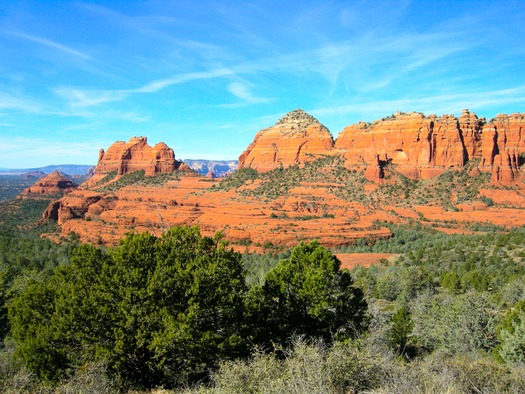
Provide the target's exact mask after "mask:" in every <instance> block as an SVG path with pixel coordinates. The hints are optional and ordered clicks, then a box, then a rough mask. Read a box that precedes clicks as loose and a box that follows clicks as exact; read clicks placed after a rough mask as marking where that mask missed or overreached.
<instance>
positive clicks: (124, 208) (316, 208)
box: [44, 110, 525, 251]
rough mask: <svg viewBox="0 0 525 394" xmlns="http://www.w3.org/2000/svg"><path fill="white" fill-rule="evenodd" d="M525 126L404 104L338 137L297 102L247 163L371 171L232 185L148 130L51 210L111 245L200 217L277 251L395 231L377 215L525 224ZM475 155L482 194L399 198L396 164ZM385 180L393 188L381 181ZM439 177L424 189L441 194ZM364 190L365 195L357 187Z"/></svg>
mask: <svg viewBox="0 0 525 394" xmlns="http://www.w3.org/2000/svg"><path fill="white" fill-rule="evenodd" d="M524 131H525V119H524V116H523V115H521V114H514V115H498V116H497V117H496V118H495V119H493V120H491V121H489V122H486V121H485V119H483V118H478V117H477V116H476V115H475V114H473V113H470V112H469V111H467V110H465V111H463V113H462V115H461V116H460V117H459V118H457V119H456V118H454V117H453V116H449V115H444V116H441V117H437V116H435V115H430V116H424V115H422V114H419V113H411V114H403V113H397V114H394V115H392V116H390V117H388V118H385V119H382V120H378V121H376V122H373V123H359V124H357V125H352V126H348V127H346V128H345V129H344V130H343V131H342V132H341V133H340V134H339V136H338V138H337V140H336V141H334V140H333V138H332V136H331V134H330V132H329V131H328V129H326V127H324V126H323V125H321V124H320V123H319V121H317V120H316V119H315V118H313V117H312V116H310V115H308V114H306V113H305V112H304V111H301V110H296V111H292V112H291V113H289V114H287V115H286V116H284V117H283V118H282V119H281V120H279V121H278V122H277V123H276V124H275V126H273V127H270V128H267V129H264V130H262V131H260V132H259V133H257V135H256V136H255V138H254V141H253V142H252V143H251V144H250V146H249V147H248V148H247V149H246V151H245V152H243V153H242V154H241V156H240V157H239V168H241V169H242V168H253V169H256V170H257V171H258V172H259V173H260V174H266V173H268V174H271V172H269V171H270V170H272V169H285V168H287V167H290V169H293V168H305V169H306V168H307V167H308V166H315V163H316V162H314V160H315V159H316V158H319V157H321V158H322V157H325V158H337V159H338V160H339V161H342V163H344V167H346V171H347V174H349V175H348V176H353V175H351V174H356V175H355V176H361V175H359V174H364V176H366V178H368V180H367V179H366V178H363V179H361V181H358V182H356V183H353V184H350V183H345V182H346V181H345V180H341V179H340V178H337V179H336V178H333V176H332V175H333V174H334V173H342V172H341V171H340V168H330V165H327V166H325V167H311V168H315V169H314V170H312V171H314V172H315V171H317V175H315V173H314V175H313V178H312V179H313V180H306V179H295V180H293V182H292V183H293V184H291V185H290V186H287V189H286V193H281V194H279V195H269V194H268V193H266V194H265V193H261V190H262V189H261V188H264V187H265V185H267V183H268V182H267V181H264V180H263V179H262V178H259V179H256V180H245V181H243V182H242V183H240V184H238V185H237V186H236V187H226V186H223V185H227V183H226V182H227V181H228V178H226V179H223V180H216V179H207V178H204V177H201V176H198V175H197V174H196V173H194V172H192V171H189V170H188V168H187V167H186V166H185V165H184V164H182V163H180V162H177V161H176V160H175V155H174V154H173V151H172V150H171V149H170V148H168V147H167V146H166V145H165V144H163V143H160V144H157V145H155V147H154V148H151V147H150V146H149V145H147V141H146V139H145V138H144V137H139V138H132V139H131V140H130V141H129V142H128V143H124V142H117V143H115V144H113V145H112V146H110V147H109V149H108V150H107V152H105V153H104V152H103V151H102V153H101V155H100V157H99V161H98V164H97V167H96V170H95V175H94V176H93V178H92V179H90V180H89V181H87V182H85V183H84V184H82V185H81V187H80V188H79V189H77V190H75V191H73V192H72V193H70V194H68V195H67V196H64V197H63V198H61V199H59V200H57V201H55V202H53V203H51V204H50V206H49V207H48V209H47V211H46V212H45V214H44V218H50V219H54V220H58V223H59V225H60V226H61V228H62V234H63V235H67V234H69V233H70V232H74V233H77V234H78V235H79V236H80V238H81V240H83V241H86V242H90V243H96V244H105V245H111V244H116V243H117V242H118V240H119V239H120V238H121V237H122V236H123V235H124V234H125V233H126V232H129V231H136V232H142V231H149V232H152V233H155V234H157V235H158V234H160V233H162V232H163V231H165V230H166V229H167V228H169V227H171V226H175V225H196V224H198V225H199V226H200V229H201V232H202V233H203V234H204V235H213V234H214V233H215V232H216V231H219V230H220V231H223V232H224V234H225V235H226V238H227V239H228V240H229V241H231V242H232V243H233V245H234V247H235V248H236V249H238V250H241V251H245V250H248V251H261V250H275V249H272V248H273V247H276V248H279V247H291V246H294V245H295V244H297V243H298V242H299V241H302V240H310V239H314V238H315V239H317V240H319V241H320V242H321V243H322V244H324V245H325V246H328V247H336V246H341V245H346V244H349V243H352V242H355V241H356V240H357V239H360V238H365V237H366V238H379V237H388V236H390V235H391V233H390V231H389V230H388V229H387V228H385V227H382V226H381V225H378V224H377V223H378V222H377V221H391V222H394V223H404V222H407V221H409V220H418V221H421V222H423V223H428V224H429V225H432V226H433V227H435V228H437V229H441V230H443V231H448V232H464V231H470V230H469V228H470V226H471V225H472V224H473V223H479V222H481V223H485V224H486V223H490V224H494V225H501V226H517V225H523V224H525V197H524V196H525V184H524V183H523V173H522V170H523V164H524V163H523V157H524V156H525V145H524V138H525V132H524ZM467 163H468V164H469V165H468V168H469V171H470V174H471V175H470V177H471V178H472V179H482V180H485V179H487V176H488V177H490V178H491V182H490V184H489V183H488V182H486V181H484V182H485V183H483V185H484V186H481V187H480V190H479V191H480V194H479V196H477V197H475V198H471V199H470V200H468V201H465V200H461V201H460V199H458V198H457V197H456V194H457V193H456V191H452V192H451V193H449V194H451V195H450V196H448V197H449V202H448V203H447V204H449V205H444V204H440V203H437V202H432V203H421V202H418V201H419V200H418V199H417V198H416V199H413V200H410V201H409V200H406V201H405V200H404V198H403V196H399V195H398V196H397V197H395V194H396V190H395V188H396V187H397V186H396V185H397V184H395V181H394V180H395V179H396V177H397V175H396V174H397V173H398V172H399V173H401V174H404V175H405V176H408V177H411V178H416V179H417V178H420V179H422V180H425V181H421V182H433V180H435V179H439V178H437V177H436V176H437V175H439V174H442V173H444V172H445V171H447V170H450V169H452V170H457V171H458V172H459V171H460V170H462V169H464V168H467V167H464V166H465V164H467ZM295 165H298V166H295ZM292 166H294V167H292ZM308 168H310V167H308ZM137 170H144V172H145V174H148V175H152V176H151V177H146V178H148V179H149V178H151V179H152V181H150V182H147V181H146V180H145V181H144V182H142V181H140V182H135V183H131V184H126V183H122V181H124V180H126V177H130V176H132V173H133V172H134V171H137ZM349 170H352V171H349ZM353 170H356V171H353ZM277 171H280V170H277ZM283 171H286V170H283ZM283 173H284V172H283ZM484 174H488V175H487V176H485V175H484ZM153 175H155V176H153ZM330 177H332V178H330ZM128 179H129V178H128ZM334 179H336V180H334ZM397 179H400V178H397ZM153 180H156V181H155V182H153ZM119 182H121V184H120V186H118V187H116V186H115V185H119ZM223 182H224V183H223ZM265 182H266V183H265ZM112 185H113V186H115V187H113V188H112V187H111V186H112ZM387 186H388V187H390V189H389V190H390V191H389V192H388V193H394V197H390V194H388V193H386V192H385V191H384V188H385V187H387ZM432 187H433V186H432V184H431V186H430V188H427V191H426V193H427V195H428V194H430V195H432V194H433V192H432ZM354 189H355V190H354ZM356 190H357V191H359V193H360V194H359V196H360V197H359V198H354V197H352V195H353V194H352V193H353V192H354V191H356ZM385 190H386V189H385ZM356 195H357V194H356ZM372 195H374V196H376V197H374V198H375V199H371V198H369V196H372ZM423 197H425V196H423ZM425 198H428V197H425ZM483 198H484V199H485V200H483ZM489 200H490V202H491V204H490V205H487V203H486V201H489ZM450 205H452V206H453V208H454V209H450ZM50 237H53V235H50ZM268 248H270V249H268Z"/></svg>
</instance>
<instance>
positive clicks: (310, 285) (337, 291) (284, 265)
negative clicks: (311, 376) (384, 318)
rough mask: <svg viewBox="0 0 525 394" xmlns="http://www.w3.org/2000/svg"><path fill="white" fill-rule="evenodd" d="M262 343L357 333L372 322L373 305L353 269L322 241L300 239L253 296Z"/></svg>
mask: <svg viewBox="0 0 525 394" xmlns="http://www.w3.org/2000/svg"><path fill="white" fill-rule="evenodd" d="M248 303H249V305H248V306H249V308H248V309H249V311H250V313H251V317H252V321H251V322H252V325H253V327H260V330H259V332H258V333H256V334H255V335H256V342H262V343H264V344H267V345H270V344H272V343H274V344H277V345H281V346H285V345H288V344H289V343H290V339H291V337H292V335H294V334H295V335H304V336H306V337H320V338H323V339H324V340H325V341H327V342H330V341H332V340H333V339H344V338H349V337H354V336H355V335H356V334H357V333H359V332H360V331H362V330H363V329H364V328H365V327H366V322H367V318H366V310H367V304H366V302H365V300H364V298H363V293H362V291H361V290H360V289H358V288H356V287H354V286H353V281H352V277H351V275H350V272H349V271H348V270H340V262H339V260H338V259H337V258H336V257H335V256H334V255H332V254H331V253H330V252H329V251H328V250H326V249H325V248H324V247H322V246H321V245H320V244H319V243H318V242H316V241H313V242H311V243H309V244H305V243H300V244H299V245H298V246H296V247H295V248H294V249H293V251H292V253H291V255H290V257H289V258H287V259H284V260H281V261H280V262H279V263H278V264H277V266H276V267H275V268H274V269H272V270H271V271H269V272H268V274H267V275H266V277H265V283H264V285H262V286H255V287H253V288H252V289H251V292H250V297H249V299H248Z"/></svg>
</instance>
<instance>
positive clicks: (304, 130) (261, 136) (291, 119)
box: [238, 109, 334, 172]
mask: <svg viewBox="0 0 525 394" xmlns="http://www.w3.org/2000/svg"><path fill="white" fill-rule="evenodd" d="M333 145H334V141H333V137H332V134H330V131H329V130H328V129H327V128H326V127H325V126H323V125H322V124H321V123H319V121H318V120H317V119H315V118H314V117H313V116H311V115H309V114H307V113H306V112H304V111H303V110H300V109H297V110H295V111H292V112H289V113H288V114H286V115H285V116H284V117H282V118H281V119H280V120H279V121H278V122H277V123H276V124H275V125H274V126H272V127H269V128H267V129H264V130H261V131H259V132H258V133H257V135H256V136H255V138H254V140H253V142H252V143H251V144H250V146H248V148H247V149H246V150H245V151H244V152H243V153H242V154H241V156H240V157H239V164H238V168H239V169H242V168H253V169H256V170H257V171H259V172H266V171H271V170H273V169H275V168H279V167H288V166H291V165H294V164H300V163H305V162H307V161H311V160H312V159H313V158H314V157H315V155H319V154H326V153H328V152H329V151H331V150H332V148H333Z"/></svg>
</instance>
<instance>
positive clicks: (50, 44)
mask: <svg viewBox="0 0 525 394" xmlns="http://www.w3.org/2000/svg"><path fill="white" fill-rule="evenodd" d="M9 34H11V35H12V36H15V37H19V38H23V39H25V40H28V41H32V42H36V43H37V44H41V45H44V46H47V47H50V48H54V49H58V50H59V51H62V52H65V53H67V54H69V55H73V56H76V57H80V58H82V59H86V60H93V58H92V57H91V56H89V55H88V54H86V53H84V52H81V51H79V50H76V49H74V48H71V47H69V46H66V45H64V44H61V43H59V42H56V41H52V40H48V39H47V38H42V37H36V36H33V35H30V34H25V33H18V32H9Z"/></svg>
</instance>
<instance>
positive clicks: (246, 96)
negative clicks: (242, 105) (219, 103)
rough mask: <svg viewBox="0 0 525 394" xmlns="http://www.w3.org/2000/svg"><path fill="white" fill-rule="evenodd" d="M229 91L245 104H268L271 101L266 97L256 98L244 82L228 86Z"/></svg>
mask: <svg viewBox="0 0 525 394" xmlns="http://www.w3.org/2000/svg"><path fill="white" fill-rule="evenodd" d="M228 91H229V92H230V93H231V94H233V95H234V96H235V97H238V98H240V99H241V100H243V101H244V102H246V103H247V104H255V103H267V102H269V101H271V100H270V99H268V98H265V97H257V96H254V95H253V93H252V92H251V91H250V88H249V87H248V86H247V85H246V84H245V83H242V82H232V83H230V84H228Z"/></svg>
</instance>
